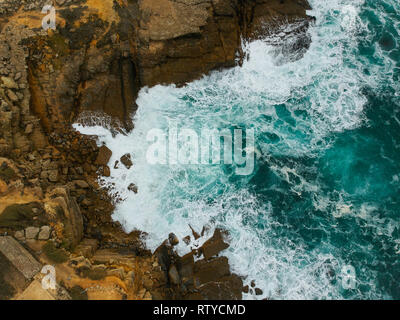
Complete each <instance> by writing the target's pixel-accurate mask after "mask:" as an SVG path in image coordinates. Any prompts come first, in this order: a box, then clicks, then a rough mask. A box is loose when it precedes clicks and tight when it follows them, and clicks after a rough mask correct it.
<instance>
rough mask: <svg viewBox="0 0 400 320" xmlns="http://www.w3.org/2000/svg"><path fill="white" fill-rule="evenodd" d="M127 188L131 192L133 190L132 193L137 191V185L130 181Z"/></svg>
mask: <svg viewBox="0 0 400 320" xmlns="http://www.w3.org/2000/svg"><path fill="white" fill-rule="evenodd" d="M128 190H129V191H132V192H134V193H138V187H137V186H136V185H135V184H134V183H131V184H130V185H129V186H128Z"/></svg>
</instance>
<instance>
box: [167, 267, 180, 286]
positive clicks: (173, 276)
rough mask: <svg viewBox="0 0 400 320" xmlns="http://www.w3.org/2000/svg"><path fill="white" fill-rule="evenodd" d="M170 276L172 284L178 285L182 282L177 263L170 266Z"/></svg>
mask: <svg viewBox="0 0 400 320" xmlns="http://www.w3.org/2000/svg"><path fill="white" fill-rule="evenodd" d="M168 276H169V279H170V281H171V283H172V284H174V285H178V284H179V283H180V277H179V273H178V270H177V269H176V266H175V265H171V266H170V267H169V271H168Z"/></svg>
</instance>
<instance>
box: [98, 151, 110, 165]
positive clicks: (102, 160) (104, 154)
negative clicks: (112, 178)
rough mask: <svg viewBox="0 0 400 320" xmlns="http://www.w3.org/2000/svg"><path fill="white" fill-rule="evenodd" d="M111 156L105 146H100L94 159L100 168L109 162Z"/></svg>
mask: <svg viewBox="0 0 400 320" xmlns="http://www.w3.org/2000/svg"><path fill="white" fill-rule="evenodd" d="M111 156H112V151H111V150H110V149H108V148H107V147H106V146H101V147H100V149H99V154H98V156H97V159H96V164H98V165H100V166H106V165H107V164H108V162H109V161H110V158H111Z"/></svg>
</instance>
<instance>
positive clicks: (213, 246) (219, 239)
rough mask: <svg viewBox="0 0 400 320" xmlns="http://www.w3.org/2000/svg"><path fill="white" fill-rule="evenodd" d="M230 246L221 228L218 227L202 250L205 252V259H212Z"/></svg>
mask: <svg viewBox="0 0 400 320" xmlns="http://www.w3.org/2000/svg"><path fill="white" fill-rule="evenodd" d="M228 247H229V245H228V244H227V243H226V242H225V241H224V238H223V233H222V231H221V229H216V230H215V232H214V235H213V236H212V237H211V238H210V239H208V240H207V241H206V242H205V243H204V244H203V246H202V247H201V248H200V251H201V252H202V253H203V254H204V258H205V259H210V258H212V257H213V256H215V255H217V254H218V253H220V252H221V251H223V250H225V249H226V248H228Z"/></svg>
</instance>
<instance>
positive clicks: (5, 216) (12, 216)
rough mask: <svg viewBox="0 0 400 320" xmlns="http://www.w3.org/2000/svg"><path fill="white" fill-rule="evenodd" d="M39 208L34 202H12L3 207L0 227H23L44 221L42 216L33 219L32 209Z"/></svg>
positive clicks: (0, 215)
mask: <svg viewBox="0 0 400 320" xmlns="http://www.w3.org/2000/svg"><path fill="white" fill-rule="evenodd" d="M35 208H36V209H38V210H40V205H39V204H38V203H36V202H33V203H29V204H12V205H10V206H8V207H7V208H5V209H4V210H3V212H2V213H1V214H0V227H3V228H25V227H28V226H39V225H42V224H43V223H45V222H46V219H45V218H44V217H43V216H42V217H41V218H40V217H39V218H38V219H37V220H33V217H34V216H35V215H36V214H35V213H34V210H33V209H35Z"/></svg>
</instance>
